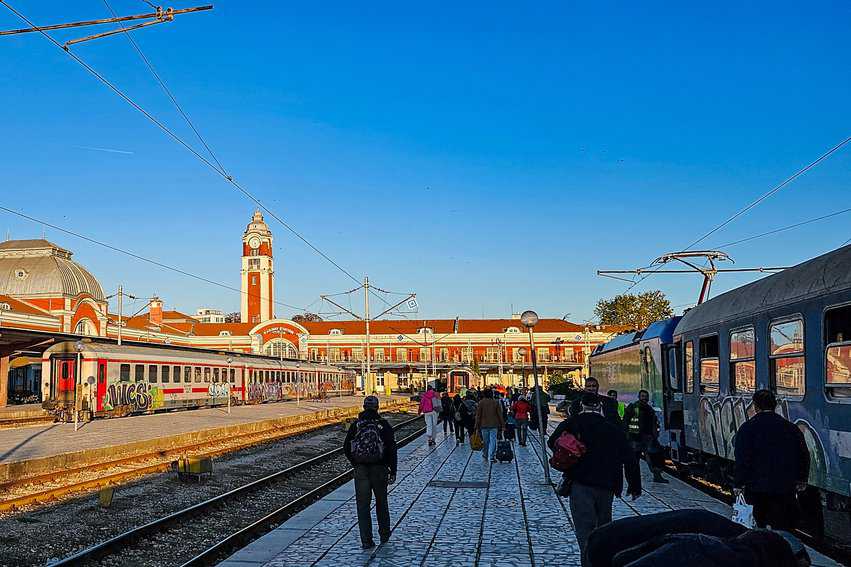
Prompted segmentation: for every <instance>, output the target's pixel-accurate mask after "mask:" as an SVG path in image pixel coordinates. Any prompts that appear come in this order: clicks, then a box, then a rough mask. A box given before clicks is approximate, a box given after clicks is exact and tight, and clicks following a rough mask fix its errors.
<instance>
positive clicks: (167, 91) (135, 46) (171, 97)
mask: <svg viewBox="0 0 851 567" xmlns="http://www.w3.org/2000/svg"><path fill="white" fill-rule="evenodd" d="M148 3H149V4H150V2H148ZM103 4H104V6H106V9H107V10H109V13H110V14H112V17H114V18H117V17H118V14H117V13H116V12H115V10H113V9H112V6H111V5H110V3H109V0H103ZM151 6H152V7H154V8H156V6H154V5H153V4H151ZM118 27H120V28H121V29H122V31H123V32H124V36H125V37H126V38H127V41H129V42H130V45H132V46H133V49H134V50H135V51H136V53H138V54H139V58H140V59H142V62H143V63H144V64H145V66H146V67H147V68H148V71H150V72H151V75H152V76H153V77H154V79H155V80H156V81H157V83H159V85H160V88H162V90H163V92H164V93H165V94H166V96H167V97H168V98H169V100H170V101H171V103H172V104H173V105H174V107H175V108H176V109H177V112H179V113H180V115H181V116H182V117H183V120H184V121H186V124H188V125H189V127H190V128H191V129H192V131H193V132H194V133H195V136H196V137H197V138H198V141H199V142H201V145H203V146H204V149H206V150H207V153H208V154H210V157H211V158H213V161H215V162H216V165H218V166H219V170H220V171H222V172H225V173H226V172H227V170H226V169H225V166H223V165H222V162H221V161H219V158H218V157H216V154H215V153H214V152H213V150H212V149H211V148H210V145H209V144H207V141H206V140H205V139H204V136H202V135H201V132H200V131H198V128H196V127H195V124H194V123H193V122H192V120H191V119H190V118H189V115H188V114H187V113H186V112H185V111H184V110H183V107H182V106H180V103H178V102H177V98H175V96H174V94H172V92H171V89H169V88H168V86H166V84H165V81H163V80H162V78H161V77H160V75H159V73H157V71H156V69H154V66H153V64H152V63H151V61H150V60H149V59H148V57H147V56H146V55H145V53H144V52H143V51H142V48H141V47H140V46H139V44H138V43H137V42H136V40H135V39H133V34H131V33H130V32H129V31H127V28H125V27H124V24H122V23H120V22H119V23H118Z"/></svg>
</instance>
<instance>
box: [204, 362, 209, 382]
mask: <svg viewBox="0 0 851 567" xmlns="http://www.w3.org/2000/svg"><path fill="white" fill-rule="evenodd" d="M209 381H210V367H209V366H205V367H204V382H209Z"/></svg>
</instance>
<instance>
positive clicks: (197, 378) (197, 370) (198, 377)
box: [194, 366, 201, 382]
mask: <svg viewBox="0 0 851 567" xmlns="http://www.w3.org/2000/svg"><path fill="white" fill-rule="evenodd" d="M194 368H195V382H200V381H201V367H200V366H195V367H194Z"/></svg>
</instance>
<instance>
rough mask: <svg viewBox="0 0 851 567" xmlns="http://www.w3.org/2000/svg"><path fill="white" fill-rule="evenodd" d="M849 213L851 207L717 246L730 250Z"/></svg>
mask: <svg viewBox="0 0 851 567" xmlns="http://www.w3.org/2000/svg"><path fill="white" fill-rule="evenodd" d="M848 212H851V207H849V208H847V209H842V210H841V211H834V212H832V213H829V214H826V215H822V216H820V217H815V218H812V219H807V220H804V221H800V222H796V223H794V224H789V225H786V226H782V227H780V228H775V229H773V230H769V231H767V232H763V233H760V234H755V235H753V236H748V237H747V238H742V239H740V240H734V241H732V242H727V243H726V244H720V245H718V246H717V248H729V247H730V246H736V245H738V244H741V243H743V242H750V241H751V240H756V239H757V238H763V237H765V236H771V235H772V234H777V233H780V232H785V231H787V230H792V229H793V228H798V227H799V226H804V225H807V224H812V223H814V222H818V221H820V220H825V219H829V218H833V217H836V216H839V215H842V214H845V213H848Z"/></svg>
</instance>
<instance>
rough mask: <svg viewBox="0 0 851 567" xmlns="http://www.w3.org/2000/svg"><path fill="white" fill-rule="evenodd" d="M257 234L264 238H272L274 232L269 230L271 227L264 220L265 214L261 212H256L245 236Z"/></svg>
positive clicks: (246, 228)
mask: <svg viewBox="0 0 851 567" xmlns="http://www.w3.org/2000/svg"><path fill="white" fill-rule="evenodd" d="M249 233H255V234H260V235H262V236H268V237H270V238H271V237H272V231H271V230H269V225H267V224H266V221H265V220H263V213H261V212H260V211H259V210H258V211H254V216H253V217H251V222H250V223H248V226H247V227H245V234H246V235H247V234H249Z"/></svg>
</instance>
